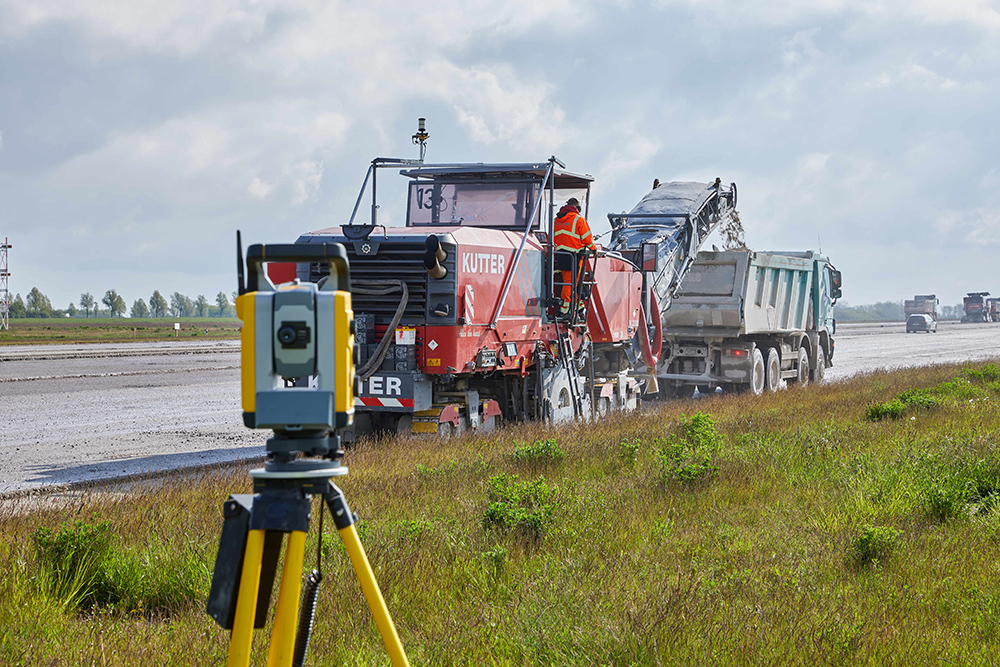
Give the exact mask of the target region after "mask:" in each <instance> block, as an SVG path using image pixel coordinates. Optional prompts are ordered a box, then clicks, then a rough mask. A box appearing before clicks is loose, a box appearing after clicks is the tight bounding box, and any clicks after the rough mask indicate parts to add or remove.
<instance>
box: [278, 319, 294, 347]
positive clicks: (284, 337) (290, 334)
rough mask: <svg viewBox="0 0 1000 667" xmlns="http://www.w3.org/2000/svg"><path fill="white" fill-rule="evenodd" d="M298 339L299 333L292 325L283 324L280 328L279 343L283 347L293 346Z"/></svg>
mask: <svg viewBox="0 0 1000 667" xmlns="http://www.w3.org/2000/svg"><path fill="white" fill-rule="evenodd" d="M296 338H298V332H297V331H296V330H295V327H293V326H292V325H290V324H283V325H282V326H280V327H278V342H279V343H281V344H282V345H291V344H292V343H294V342H295V339H296Z"/></svg>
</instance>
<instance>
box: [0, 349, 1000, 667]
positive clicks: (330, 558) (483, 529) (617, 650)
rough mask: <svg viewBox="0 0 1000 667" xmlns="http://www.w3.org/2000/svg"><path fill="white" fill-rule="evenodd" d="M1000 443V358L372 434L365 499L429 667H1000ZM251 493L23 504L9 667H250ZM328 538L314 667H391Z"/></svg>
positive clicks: (231, 476) (384, 573)
mask: <svg viewBox="0 0 1000 667" xmlns="http://www.w3.org/2000/svg"><path fill="white" fill-rule="evenodd" d="M998 433H1000V369H998V368H997V367H996V366H992V365H988V366H985V367H982V366H978V367H976V368H974V369H972V368H959V367H934V368H924V369H909V370H901V371H898V372H893V373H879V374H875V375H868V376H865V377H860V378H855V379H853V380H851V381H849V382H846V383H842V384H836V385H826V386H821V387H807V388H805V389H801V390H800V389H795V390H788V391H782V392H779V393H777V394H772V395H768V396H764V397H759V398H754V397H749V396H720V397H711V398H707V399H700V400H697V401H690V400H689V401H676V402H672V403H669V404H666V405H664V406H662V407H661V408H659V409H657V410H649V411H645V412H644V413H643V414H641V415H623V416H617V417H613V418H610V419H605V420H602V421H600V422H598V423H594V424H587V425H578V426H577V425H574V426H567V427H564V428H553V429H547V428H543V427H540V426H537V425H527V426H514V427H510V428H506V429H502V430H499V431H496V432H494V433H491V434H485V435H483V436H481V437H473V436H470V437H465V438H461V439H457V440H454V441H451V442H447V443H444V442H439V441H435V440H417V439H407V438H400V439H395V440H391V441H381V442H363V443H361V444H360V445H358V446H356V447H355V448H354V449H352V450H351V451H350V452H349V454H348V456H347V459H346V460H345V463H346V464H347V465H349V466H350V469H351V474H350V476H348V477H346V478H341V480H342V483H341V486H342V488H344V490H345V493H346V494H347V498H348V501H349V502H350V504H351V507H352V509H354V510H355V511H356V512H358V513H359V514H360V515H361V517H362V521H361V523H360V525H359V531H360V534H361V537H362V541H363V542H364V544H365V546H366V548H367V550H368V555H369V558H370V560H371V562H372V566H373V568H374V570H375V572H376V575H377V577H378V580H379V583H380V584H381V587H382V591H383V593H384V595H385V598H386V601H387V604H388V606H389V609H390V610H391V612H392V614H393V616H394V618H395V621H396V624H397V627H398V630H399V634H400V637H401V639H402V642H403V645H404V646H405V648H406V650H407V652H408V654H409V657H410V660H411V662H412V664H414V665H566V666H569V665H574V666H575V665H635V666H639V665H642V666H647V665H690V664H703V665H779V664H781V665H783V664H799V665H801V664H808V665H913V664H949V665H995V664H997V663H998V662H1000V558H998V556H1000V448H998V441H1000V435H998ZM249 488H250V485H249V481H248V476H247V474H246V470H237V471H232V470H230V471H222V470H220V471H219V472H218V473H216V474H208V475H204V476H201V477H199V478H198V479H196V480H193V479H187V478H186V479H181V480H177V481H175V482H168V483H167V484H166V485H165V486H164V487H163V488H159V489H155V490H154V489H146V490H132V491H130V492H128V493H117V494H112V493H107V492H105V491H102V490H100V489H94V490H92V491H90V492H87V493H84V494H83V495H82V497H74V498H73V499H71V500H68V501H65V503H64V505H63V506H61V507H49V506H48V505H46V508H45V509H38V510H37V511H34V512H31V513H28V514H25V513H23V512H20V511H16V510H15V509H14V506H13V505H12V504H11V503H9V502H8V503H6V505H3V504H0V600H2V601H3V604H0V663H2V664H5V665H26V666H27V665H141V664H157V665H164V666H166V665H194V664H197V665H221V664H224V663H225V655H226V651H227V643H228V633H227V632H225V631H223V630H221V629H219V628H218V627H217V626H216V625H215V624H214V622H213V621H211V620H210V619H209V618H208V617H207V616H206V615H205V613H204V611H203V609H204V602H205V598H206V595H207V593H208V586H209V582H210V572H211V569H212V567H213V563H214V557H215V550H216V548H217V540H218V534H219V529H220V526H221V510H220V506H221V503H222V501H223V500H224V499H225V498H226V496H227V494H229V493H245V492H248V491H249ZM5 506H6V507H7V508H8V509H7V510H4V509H2V508H3V507H5ZM327 519H328V520H327V521H326V524H325V525H326V530H327V532H328V533H330V532H332V531H333V528H332V525H331V524H332V522H331V521H329V517H327ZM315 524H316V522H315V520H314V522H313V529H314V530H313V532H312V533H311V535H310V538H309V542H308V546H307V552H306V553H307V558H306V563H307V567H312V566H313V564H314V562H315V553H316V547H317V543H316V539H317V538H316V531H315ZM321 550H322V552H323V572H324V575H325V579H324V581H323V584H322V588H321V591H320V597H319V610H318V622H317V628H316V632H315V635H314V637H313V641H312V644H311V647H310V655H309V658H308V660H307V662H306V664H315V665H358V666H360V665H384V664H388V661H387V658H386V656H385V652H384V650H383V648H382V646H381V641H380V638H379V635H378V633H377V631H376V629H375V627H374V623H373V620H372V617H371V615H370V613H369V612H368V610H367V608H366V607H365V604H364V601H363V598H362V596H361V593H360V590H359V587H358V585H357V583H356V580H355V579H354V576H353V574H352V572H351V571H350V569H349V568H348V566H347V565H346V555H345V553H344V550H343V548H342V546H341V545H340V542H339V540H338V539H337V538H336V537H335V535H329V534H328V535H327V536H325V537H324V538H323V540H322V544H321ZM258 635H260V636H259V637H258V638H257V644H255V650H254V662H253V664H255V665H262V664H264V662H265V660H266V657H265V656H266V654H267V653H266V647H265V644H266V635H265V634H264V633H258Z"/></svg>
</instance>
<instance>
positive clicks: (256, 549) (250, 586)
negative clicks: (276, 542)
mask: <svg viewBox="0 0 1000 667" xmlns="http://www.w3.org/2000/svg"><path fill="white" fill-rule="evenodd" d="M264 533H265V531H263V530H251V531H250V533H249V534H248V535H247V545H246V548H245V549H244V552H243V573H242V575H241V576H240V590H239V595H238V597H237V598H236V616H235V618H234V619H233V634H232V637H231V638H230V640H229V660H228V661H227V662H226V667H248V666H249V664H250V647H251V646H252V645H253V622H254V617H255V616H256V613H257V594H258V589H259V588H260V570H261V562H262V559H263V556H264Z"/></svg>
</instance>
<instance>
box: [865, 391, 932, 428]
mask: <svg viewBox="0 0 1000 667" xmlns="http://www.w3.org/2000/svg"><path fill="white" fill-rule="evenodd" d="M938 404H939V401H938V399H936V398H934V397H933V396H931V395H930V392H928V391H927V390H926V389H907V390H906V391H904V392H903V393H902V394H900V395H899V396H897V397H896V398H894V399H892V400H891V401H889V402H887V403H872V404H870V405H869V406H868V408H867V410H866V413H865V417H866V418H867V419H868V421H872V422H876V421H884V420H887V419H899V418H900V417H902V416H903V415H904V414H905V413H907V412H909V411H912V410H928V409H930V408H934V407H937V405H938Z"/></svg>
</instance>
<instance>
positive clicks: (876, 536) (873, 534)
mask: <svg viewBox="0 0 1000 667" xmlns="http://www.w3.org/2000/svg"><path fill="white" fill-rule="evenodd" d="M901 534H902V533H901V532H900V531H898V530H896V529H895V528H890V527H888V526H872V525H871V524H868V525H865V526H864V527H862V528H861V530H860V531H858V534H857V535H856V536H855V538H854V540H853V542H852V543H851V557H852V560H853V561H854V564H855V565H856V566H857V567H859V568H863V567H869V566H871V567H878V566H879V565H880V564H881V563H884V562H885V561H887V560H888V559H889V557H890V556H891V555H892V553H893V551H895V549H896V541H897V540H898V539H899V536H900V535H901Z"/></svg>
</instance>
